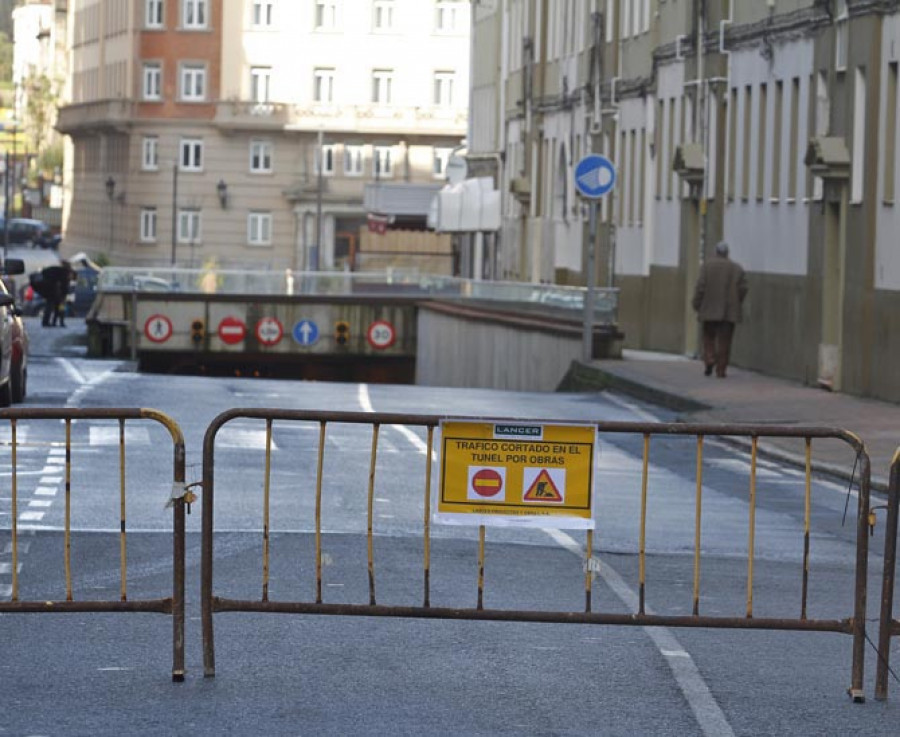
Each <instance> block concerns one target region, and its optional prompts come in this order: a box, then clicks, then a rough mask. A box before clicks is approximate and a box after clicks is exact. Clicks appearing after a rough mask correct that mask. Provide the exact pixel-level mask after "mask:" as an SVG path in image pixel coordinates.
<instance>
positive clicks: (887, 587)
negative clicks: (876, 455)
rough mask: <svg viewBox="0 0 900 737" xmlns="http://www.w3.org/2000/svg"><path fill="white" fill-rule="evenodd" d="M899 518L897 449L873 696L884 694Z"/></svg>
mask: <svg viewBox="0 0 900 737" xmlns="http://www.w3.org/2000/svg"><path fill="white" fill-rule="evenodd" d="M898 517H900V448H898V449H897V450H896V451H895V452H894V457H893V459H892V460H891V475H890V481H889V485H888V502H887V520H886V521H885V526H884V569H883V573H882V580H881V616H880V617H879V623H878V667H877V669H876V671H875V698H876V699H878V700H879V701H884V700H885V699H886V698H887V696H888V672H889V671H890V659H891V635H892V634H893V630H894V614H893V608H894V576H895V574H896V570H897V524H898V523H897V519H898Z"/></svg>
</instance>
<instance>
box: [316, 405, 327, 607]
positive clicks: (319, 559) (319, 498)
mask: <svg viewBox="0 0 900 737" xmlns="http://www.w3.org/2000/svg"><path fill="white" fill-rule="evenodd" d="M326 424H327V423H326V422H325V421H324V420H322V421H321V422H319V463H318V468H317V469H316V604H321V603H322V475H323V471H324V469H323V466H324V463H325V426H326Z"/></svg>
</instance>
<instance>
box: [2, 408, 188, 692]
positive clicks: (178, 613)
mask: <svg viewBox="0 0 900 737" xmlns="http://www.w3.org/2000/svg"><path fill="white" fill-rule="evenodd" d="M40 420H56V421H62V422H64V423H65V512H64V514H65V526H64V544H63V567H64V573H65V599H62V600H48V599H45V598H42V599H41V600H40V601H22V600H21V599H20V598H19V573H18V562H19V529H18V527H19V525H18V453H19V448H20V445H21V443H20V442H19V440H18V437H17V435H18V429H19V423H20V422H22V421H40ZM79 420H112V421H118V423H119V441H118V445H119V469H118V470H119V500H118V501H119V529H120V531H119V568H120V584H119V598H118V600H113V601H99V600H90V601H78V600H76V599H75V596H74V592H73V585H72V550H71V512H72V505H73V502H74V498H75V496H76V495H77V489H73V488H72V467H73V457H72V423H73V422H75V421H79ZM130 420H152V421H155V422H157V423H159V424H161V425H162V426H163V427H164V428H165V429H166V430H167V431H168V432H169V434H170V435H171V437H172V445H173V451H174V459H173V464H172V495H171V497H170V504H171V506H172V513H173V536H172V569H173V575H172V596H171V597H166V598H162V599H138V600H135V599H132V598H129V595H128V590H127V562H128V556H127V552H128V547H127V541H128V531H127V526H126V514H125V512H126V506H125V500H126V483H125V423H126V421H130ZM0 422H9V424H10V430H11V441H10V445H9V447H10V453H11V465H12V475H11V489H10V490H11V497H12V498H11V501H12V514H11V528H10V533H11V544H10V550H11V554H12V593H11V598H10V600H9V601H0V612H8V613H23V612H28V613H41V612H43V613H60V612H158V613H162V614H168V615H171V617H172V680H173V681H183V680H184V576H185V503H186V502H190V501H191V493H190V491H189V490H188V489H187V488H186V487H185V451H184V437H183V435H182V432H181V429H180V428H179V426H178V425H177V424H176V422H175V421H174V420H172V419H171V418H170V417H168V416H167V415H165V414H163V413H162V412H158V411H156V410H153V409H112V408H108V409H78V408H71V409H70V408H66V409H44V408H16V409H4V410H0Z"/></svg>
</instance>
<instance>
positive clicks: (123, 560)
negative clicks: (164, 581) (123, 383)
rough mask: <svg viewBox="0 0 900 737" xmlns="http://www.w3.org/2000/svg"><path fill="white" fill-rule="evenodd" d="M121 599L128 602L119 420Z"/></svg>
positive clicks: (122, 431)
mask: <svg viewBox="0 0 900 737" xmlns="http://www.w3.org/2000/svg"><path fill="white" fill-rule="evenodd" d="M119 566H120V569H121V573H120V582H119V587H120V589H119V597H120V598H121V600H122V601H127V600H128V548H127V543H126V539H125V420H124V419H121V418H120V419H119Z"/></svg>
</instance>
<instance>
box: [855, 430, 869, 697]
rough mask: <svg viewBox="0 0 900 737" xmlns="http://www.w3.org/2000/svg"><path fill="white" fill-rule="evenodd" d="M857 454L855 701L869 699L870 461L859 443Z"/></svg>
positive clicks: (863, 447)
mask: <svg viewBox="0 0 900 737" xmlns="http://www.w3.org/2000/svg"><path fill="white" fill-rule="evenodd" d="M857 441H858V442H859V445H858V447H857V453H858V455H859V457H860V458H861V459H862V463H860V474H859V505H858V508H857V518H856V602H855V605H854V610H853V673H852V680H851V683H850V698H851V699H853V701H857V702H860V703H861V702H863V701H865V700H866V695H865V691H863V678H864V675H865V674H864V670H863V669H864V665H865V658H866V586H867V584H868V582H867V579H866V575H867V571H868V564H869V493H870V486H869V483H870V482H869V479H870V478H871V473H872V471H871V462H870V460H869V454H868V453H866V452H865V446H864V445H863V444H862V442H861V441H859V440H858V439H857Z"/></svg>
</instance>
